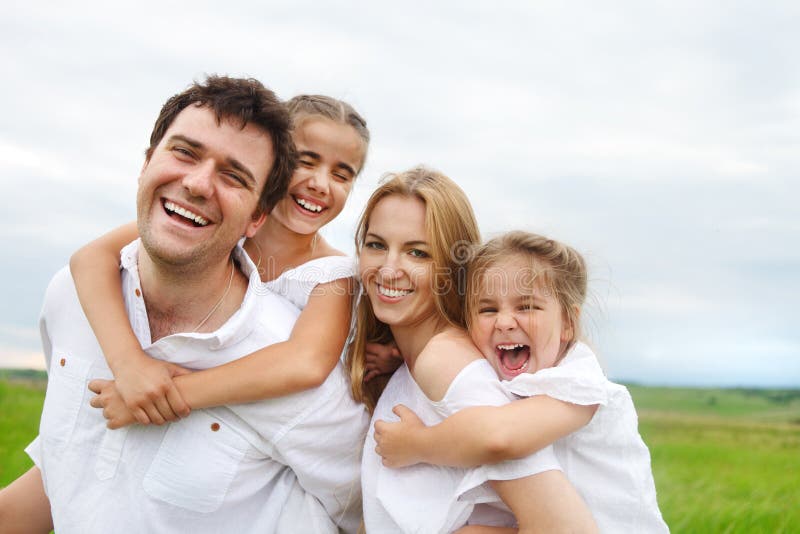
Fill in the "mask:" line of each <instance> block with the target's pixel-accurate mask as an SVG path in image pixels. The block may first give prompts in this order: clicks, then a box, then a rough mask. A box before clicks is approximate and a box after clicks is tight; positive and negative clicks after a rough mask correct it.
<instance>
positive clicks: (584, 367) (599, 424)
mask: <svg viewBox="0 0 800 534" xmlns="http://www.w3.org/2000/svg"><path fill="white" fill-rule="evenodd" d="M502 384H503V386H504V387H505V388H506V389H507V391H509V392H511V393H513V394H514V395H517V396H518V397H531V396H533V395H547V396H549V397H553V398H554V399H559V400H562V401H565V402H571V403H574V404H581V405H590V404H599V405H600V406H599V408H598V409H597V412H596V413H595V415H594V417H593V418H592V420H591V421H590V422H589V424H587V425H586V426H584V427H583V428H581V429H580V430H578V431H576V432H574V433H572V434H570V435H569V436H567V437H565V438H562V439H560V440H558V441H556V442H555V443H554V444H553V450H554V451H555V454H556V457H557V458H558V460H559V462H560V464H561V467H562V468H563V470H564V474H566V476H567V478H568V479H569V481H570V482H572V484H573V485H574V486H575V488H576V489H577V490H578V492H580V494H581V496H582V497H583V498H584V500H585V501H586V504H587V505H588V506H589V509H590V510H591V512H592V515H593V516H594V519H595V521H597V525H598V527H599V528H600V532H603V533H606V532H608V533H616V532H619V533H629V532H630V533H632V532H636V533H650V532H669V529H668V528H667V525H666V523H665V522H664V520H663V519H662V517H661V512H660V511H659V509H658V503H657V502H656V488H655V483H654V482H653V474H652V471H651V467H650V453H649V451H648V450H647V446H646V445H645V444H644V442H643V441H642V438H641V436H640V435H639V430H638V419H637V416H636V409H635V408H634V406H633V400H632V399H631V396H630V393H628V390H627V389H626V388H625V387H624V386H621V385H619V384H614V383H613V382H610V381H609V380H608V379H607V378H606V377H605V375H604V374H603V371H602V369H601V368H600V364H599V363H598V361H597V358H596V357H595V355H594V353H593V352H592V350H591V349H590V348H589V347H587V346H586V345H585V344H583V343H577V344H576V345H575V346H574V347H573V348H572V349H571V350H570V351H569V352H568V353H567V355H566V356H565V357H564V359H563V360H561V362H560V363H559V364H558V365H557V366H555V367H551V368H548V369H542V370H541V371H538V372H536V373H534V374H530V373H525V374H522V375H519V376H517V377H515V378H514V379H513V380H510V381H503V382H502Z"/></svg>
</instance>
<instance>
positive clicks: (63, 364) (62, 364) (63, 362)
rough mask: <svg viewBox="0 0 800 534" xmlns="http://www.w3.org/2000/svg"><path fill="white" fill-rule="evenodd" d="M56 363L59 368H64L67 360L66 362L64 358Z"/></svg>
mask: <svg viewBox="0 0 800 534" xmlns="http://www.w3.org/2000/svg"><path fill="white" fill-rule="evenodd" d="M58 363H60V364H61V367H64V366H65V365H67V360H66V358H61V361H60V362H58Z"/></svg>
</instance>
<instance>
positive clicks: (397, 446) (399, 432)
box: [375, 404, 428, 468]
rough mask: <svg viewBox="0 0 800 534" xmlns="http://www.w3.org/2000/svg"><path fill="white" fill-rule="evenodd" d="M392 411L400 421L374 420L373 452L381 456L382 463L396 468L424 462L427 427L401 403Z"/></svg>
mask: <svg viewBox="0 0 800 534" xmlns="http://www.w3.org/2000/svg"><path fill="white" fill-rule="evenodd" d="M392 411H393V412H394V413H395V415H397V416H398V417H399V418H400V421H398V422H396V423H388V422H386V421H375V443H377V445H376V447H375V452H377V453H378V454H380V455H381V457H382V458H383V465H385V466H386V467H393V468H398V467H406V466H409V465H414V464H418V463H420V462H424V461H425V458H424V447H425V440H424V432H425V429H427V428H428V427H426V426H425V423H423V422H422V420H421V419H420V418H419V417H417V414H415V413H414V412H412V411H411V410H409V409H408V408H406V407H405V406H403V405H402V404H398V405H397V406H395V407H394V408H393V409H392Z"/></svg>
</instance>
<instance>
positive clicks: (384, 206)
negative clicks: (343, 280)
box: [358, 195, 436, 327]
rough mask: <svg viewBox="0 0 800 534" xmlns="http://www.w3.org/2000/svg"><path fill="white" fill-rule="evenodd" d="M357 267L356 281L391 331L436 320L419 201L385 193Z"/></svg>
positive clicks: (430, 265) (430, 261)
mask: <svg viewBox="0 0 800 534" xmlns="http://www.w3.org/2000/svg"><path fill="white" fill-rule="evenodd" d="M358 264H359V272H360V274H361V281H362V283H363V284H364V288H365V290H366V292H367V295H368V296H369V300H370V303H371V304H372V309H373V311H374V313H375V316H376V317H377V318H378V319H379V320H380V321H382V322H383V323H386V324H388V325H389V326H391V327H406V326H415V325H419V324H421V323H423V322H425V321H426V320H428V319H430V318H433V317H435V316H436V305H435V302H434V293H433V271H434V264H433V259H432V258H431V245H430V243H429V241H428V235H427V232H426V231H425V204H424V203H423V202H422V201H421V200H419V199H418V198H416V197H407V196H401V195H390V196H387V197H385V198H383V199H381V200H380V201H379V202H378V203H377V204H376V206H375V208H374V210H373V211H372V214H371V216H370V218H369V221H368V231H367V234H366V236H365V239H364V246H363V247H362V248H361V251H360V253H359V256H358Z"/></svg>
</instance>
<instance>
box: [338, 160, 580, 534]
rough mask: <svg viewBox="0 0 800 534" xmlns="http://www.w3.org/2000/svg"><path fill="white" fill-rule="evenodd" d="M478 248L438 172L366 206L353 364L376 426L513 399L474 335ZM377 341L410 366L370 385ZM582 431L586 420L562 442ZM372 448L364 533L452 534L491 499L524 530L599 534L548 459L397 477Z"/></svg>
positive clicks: (381, 193)
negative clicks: (396, 415)
mask: <svg viewBox="0 0 800 534" xmlns="http://www.w3.org/2000/svg"><path fill="white" fill-rule="evenodd" d="M478 241H479V233H478V228H477V224H476V222H475V219H474V215H473V212H472V208H471V206H470V204H469V201H468V200H467V198H466V196H465V195H464V193H463V191H461V189H460V188H459V187H458V186H457V185H456V184H455V183H453V182H452V181H451V180H450V179H448V178H447V177H446V176H444V175H442V174H440V173H437V172H434V171H431V170H428V169H425V168H422V167H418V168H415V169H412V170H410V171H408V172H405V173H402V174H399V175H396V176H393V177H391V178H390V179H389V180H388V181H387V182H385V183H384V184H383V185H381V186H380V187H379V188H378V189H377V190H376V191H375V193H373V195H372V197H371V198H370V200H369V201H368V203H367V206H366V208H365V211H364V214H363V215H362V217H361V220H360V222H359V226H358V228H357V231H356V248H357V250H358V257H359V273H360V276H361V281H362V284H363V289H364V296H363V297H362V298H361V301H360V303H359V310H358V318H357V326H356V333H355V339H354V341H353V343H352V345H351V347H350V350H349V353H348V367H349V369H350V373H351V382H352V387H353V396H354V398H355V399H356V400H360V401H362V402H364V403H365V404H366V405H367V407H368V408H369V409H370V411H373V422H374V421H375V420H376V419H386V418H388V417H390V416H391V410H392V407H393V406H394V405H396V404H399V403H402V404H404V405H406V406H408V407H409V408H411V409H412V410H414V411H415V412H416V413H417V414H418V415H420V417H421V418H422V419H423V421H425V422H426V423H427V424H432V423H435V422H438V421H440V420H442V419H443V418H444V417H446V416H448V415H450V414H452V413H454V412H455V411H457V410H459V409H461V408H464V407H466V406H470V405H477V404H503V403H505V402H507V398H506V397H505V394H504V393H502V392H501V391H500V389H499V381H498V380H497V378H496V375H495V374H494V372H493V370H492V368H491V366H490V365H489V364H488V363H487V362H486V361H485V360H484V359H483V357H482V356H481V354H480V353H479V352H478V350H477V349H476V348H475V346H474V345H473V343H472V342H471V340H470V338H469V336H468V335H467V333H466V331H465V313H464V294H463V293H464V291H463V287H464V283H465V278H464V277H465V269H464V267H465V265H464V263H465V260H466V259H467V258H466V256H465V254H464V252H465V251H468V250H469V249H470V247H471V246H472V245H474V244H477V243H478ZM375 342H378V343H389V342H394V343H395V344H396V345H397V348H398V349H399V351H400V354H401V355H402V357H403V361H404V365H402V366H401V367H400V368H399V369H398V370H397V371H396V372H395V373H394V375H393V376H392V378H391V380H389V382H388V384H386V381H385V380H384V381H383V382H378V381H377V380H372V381H370V382H369V383H367V384H364V382H363V380H362V379H363V377H364V376H365V374H366V360H367V346H368V344H369V343H375ZM585 422H586V421H585V420H583V418H582V416H581V415H577V416H576V417H575V418H574V420H572V421H569V422H567V423H565V427H567V428H565V433H569V432H570V431H572V430H574V429H575V428H577V427H579V426H581V425H582V424H584V423H585ZM573 427H574V428H573ZM374 448H375V441H374V436H373V430H372V427H371V428H370V432H369V433H368V435H367V441H366V443H365V448H364V456H363V460H362V492H363V495H364V521H365V526H366V529H367V532H398V531H400V532H451V531H452V530H453V529H455V528H458V527H460V526H462V525H464V524H465V522H466V521H467V519H468V518H469V516H470V513H472V511H473V502H476V501H479V502H485V501H487V500H489V501H495V502H499V501H500V500H502V501H503V502H505V504H506V505H508V507H509V508H510V509H511V510H512V512H513V513H514V515H515V516H516V519H517V520H518V522H519V524H520V526H521V528H522V529H524V528H529V527H530V528H533V527H536V528H549V529H551V530H552V529H554V528H555V529H556V530H569V529H574V530H578V531H591V530H592V529H593V528H594V526H593V522H592V520H591V516H590V515H589V513H588V510H587V509H586V507H585V505H584V504H583V502H582V501H581V500H580V497H579V496H578V495H577V493H576V492H575V490H574V488H572V486H571V485H570V484H569V483H568V482H567V481H566V479H565V478H564V476H563V474H561V472H560V471H558V470H557V469H558V464H557V462H556V461H555V460H554V457H553V456H552V452H551V451H544V452H543V453H541V454H537V455H533V456H532V457H529V458H526V459H525V460H521V461H518V462H510V463H509V462H506V463H504V464H499V465H497V466H492V467H486V468H481V469H478V470H464V469H457V468H444V467H435V466H430V465H417V466H412V467H410V468H406V469H403V470H390V469H388V468H385V467H382V466H381V461H380V456H378V454H377V453H376V452H375V450H374ZM528 475H532V476H528ZM486 481H492V482H491V487H492V488H493V489H494V490H495V491H496V492H497V494H496V495H494V494H491V492H490V491H489V490H488V488H486V487H484V485H483V483H484V482H486ZM498 495H499V498H498ZM555 495H557V496H558V498H555V497H554V496H555ZM420 510H424V513H419V511H420Z"/></svg>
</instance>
